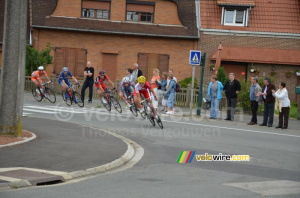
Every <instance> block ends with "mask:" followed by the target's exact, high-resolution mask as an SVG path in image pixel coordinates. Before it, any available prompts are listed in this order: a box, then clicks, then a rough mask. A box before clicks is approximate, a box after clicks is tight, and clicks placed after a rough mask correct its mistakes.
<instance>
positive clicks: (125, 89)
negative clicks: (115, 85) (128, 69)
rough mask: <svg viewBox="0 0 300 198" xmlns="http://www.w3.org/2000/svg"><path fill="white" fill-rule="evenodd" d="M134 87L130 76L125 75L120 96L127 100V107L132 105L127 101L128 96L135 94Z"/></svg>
mask: <svg viewBox="0 0 300 198" xmlns="http://www.w3.org/2000/svg"><path fill="white" fill-rule="evenodd" d="M133 92H134V89H133V87H132V83H131V82H130V78H128V77H124V78H123V80H122V81H121V86H120V92H119V96H120V98H122V100H123V101H124V102H125V108H127V107H129V108H130V107H131V105H130V104H129V103H128V102H127V100H126V98H127V97H128V96H130V95H131V94H133Z"/></svg>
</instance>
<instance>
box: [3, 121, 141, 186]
mask: <svg viewBox="0 0 300 198" xmlns="http://www.w3.org/2000/svg"><path fill="white" fill-rule="evenodd" d="M81 126H84V127H90V126H86V125H81ZM90 128H92V129H95V130H99V131H103V132H105V133H108V134H110V135H112V136H114V137H116V138H119V139H121V140H122V141H123V142H125V143H126V144H127V151H126V152H125V153H124V154H123V155H122V157H120V158H118V159H116V160H114V161H112V162H110V163H108V164H104V165H101V166H97V167H93V168H89V169H85V170H79V171H74V172H69V173H67V172H60V173H56V174H55V173H54V172H55V171H47V170H42V169H31V168H24V167H23V168H22V169H27V170H33V171H37V172H44V173H50V174H54V175H58V176H61V177H63V178H64V179H65V180H66V181H69V180H72V179H77V178H80V177H86V176H91V175H94V174H100V173H104V172H107V171H111V170H112V169H116V168H118V167H120V166H122V165H124V164H126V163H127V162H128V161H129V160H131V159H132V158H133V157H134V155H135V150H134V146H133V145H138V144H137V143H136V142H134V141H132V140H130V139H128V138H126V137H124V136H121V135H118V134H116V133H113V132H109V131H106V130H102V129H99V128H95V127H90ZM33 135H34V134H33ZM34 136H35V135H34ZM35 138H36V136H35ZM35 138H33V139H35ZM28 141H30V140H28ZM22 143H24V142H22ZM19 168H21V167H19ZM13 169H14V168H13ZM29 186H32V184H31V183H30V182H29V181H28V180H24V179H20V180H18V181H13V182H8V183H5V184H0V190H1V189H7V188H12V189H13V188H22V187H29Z"/></svg>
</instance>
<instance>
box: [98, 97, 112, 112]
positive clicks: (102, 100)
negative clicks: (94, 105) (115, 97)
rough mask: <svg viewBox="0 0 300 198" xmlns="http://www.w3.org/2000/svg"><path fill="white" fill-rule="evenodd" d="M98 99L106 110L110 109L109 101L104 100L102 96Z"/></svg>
mask: <svg viewBox="0 0 300 198" xmlns="http://www.w3.org/2000/svg"><path fill="white" fill-rule="evenodd" d="M100 101H101V103H102V105H103V106H104V107H105V109H106V110H107V111H111V106H110V103H109V102H108V101H107V100H106V98H104V97H102V98H100Z"/></svg>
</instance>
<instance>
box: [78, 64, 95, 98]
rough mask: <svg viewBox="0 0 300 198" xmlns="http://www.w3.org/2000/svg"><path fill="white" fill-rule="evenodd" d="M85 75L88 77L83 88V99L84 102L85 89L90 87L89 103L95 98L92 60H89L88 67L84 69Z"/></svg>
mask: <svg viewBox="0 0 300 198" xmlns="http://www.w3.org/2000/svg"><path fill="white" fill-rule="evenodd" d="M83 75H84V76H85V77H86V79H85V81H84V83H83V86H82V89H81V99H82V102H84V97H85V90H86V88H87V87H89V100H88V103H92V99H93V85H94V68H93V67H92V64H91V62H90V61H88V62H87V67H86V68H85V70H84V73H83Z"/></svg>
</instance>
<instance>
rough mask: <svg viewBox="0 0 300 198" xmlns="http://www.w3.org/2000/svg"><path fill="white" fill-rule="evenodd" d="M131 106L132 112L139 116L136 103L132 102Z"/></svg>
mask: <svg viewBox="0 0 300 198" xmlns="http://www.w3.org/2000/svg"><path fill="white" fill-rule="evenodd" d="M130 105H131V107H130V111H131V112H132V114H133V115H134V116H135V117H137V116H138V112H137V109H136V106H135V104H134V103H130Z"/></svg>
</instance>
